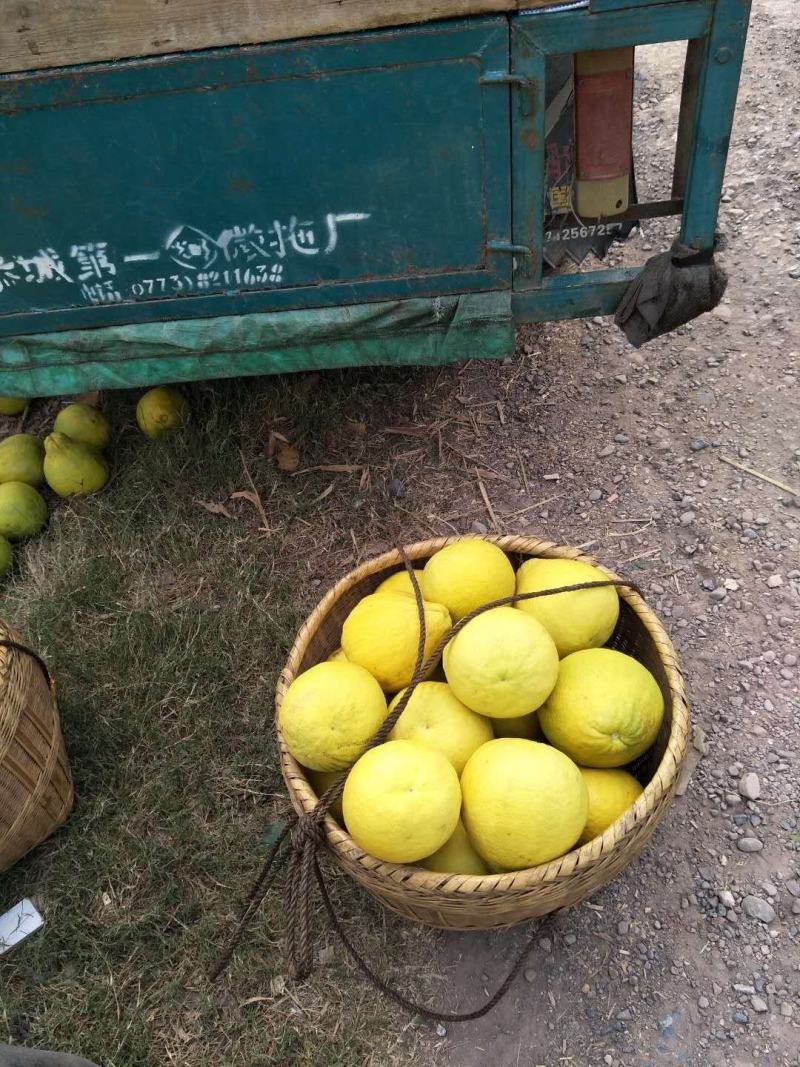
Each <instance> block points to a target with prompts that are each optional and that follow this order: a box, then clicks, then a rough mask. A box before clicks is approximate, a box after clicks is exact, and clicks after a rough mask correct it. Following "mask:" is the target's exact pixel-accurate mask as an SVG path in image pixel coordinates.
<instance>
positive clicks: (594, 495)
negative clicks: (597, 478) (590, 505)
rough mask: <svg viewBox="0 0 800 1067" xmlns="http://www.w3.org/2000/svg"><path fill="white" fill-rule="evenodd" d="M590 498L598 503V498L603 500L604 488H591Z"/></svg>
mask: <svg viewBox="0 0 800 1067" xmlns="http://www.w3.org/2000/svg"><path fill="white" fill-rule="evenodd" d="M589 499H590V500H591V501H593V502H594V503H597V501H598V500H602V499H603V490H602V489H591V490H590V491H589Z"/></svg>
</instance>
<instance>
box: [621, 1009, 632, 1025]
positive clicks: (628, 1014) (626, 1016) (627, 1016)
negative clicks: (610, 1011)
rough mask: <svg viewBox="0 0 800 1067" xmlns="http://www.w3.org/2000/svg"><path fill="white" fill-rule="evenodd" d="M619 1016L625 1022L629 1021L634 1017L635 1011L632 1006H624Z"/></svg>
mask: <svg viewBox="0 0 800 1067" xmlns="http://www.w3.org/2000/svg"><path fill="white" fill-rule="evenodd" d="M617 1018H618V1019H620V1020H621V1021H622V1022H624V1023H629V1022H630V1021H631V1019H632V1018H633V1012H632V1011H631V1009H630V1008H623V1009H622V1011H621V1012H618V1013H617Z"/></svg>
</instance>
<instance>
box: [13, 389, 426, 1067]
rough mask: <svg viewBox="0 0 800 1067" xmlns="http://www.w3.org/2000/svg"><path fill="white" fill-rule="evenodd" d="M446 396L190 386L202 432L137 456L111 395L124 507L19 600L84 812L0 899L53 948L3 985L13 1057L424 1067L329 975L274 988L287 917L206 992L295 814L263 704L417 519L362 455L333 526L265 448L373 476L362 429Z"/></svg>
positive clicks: (375, 913) (25, 953)
mask: <svg viewBox="0 0 800 1067" xmlns="http://www.w3.org/2000/svg"><path fill="white" fill-rule="evenodd" d="M432 373H433V372H430V371H391V370H386V371H381V372H380V373H375V372H369V373H367V372H363V373H362V372H343V373H334V374H329V375H326V376H322V377H321V376H319V375H305V376H299V377H296V378H287V379H263V380H256V381H235V382H230V383H219V384H216V385H213V386H211V385H200V386H195V387H192V388H191V389H190V390H189V395H190V401H191V405H192V411H193V430H192V432H191V433H190V434H187V435H186V436H185V437H183V438H181V439H178V440H176V441H174V442H170V443H151V442H148V441H146V440H145V439H144V438H142V437H141V436H140V435H139V434H138V432H137V431H136V429H135V426H134V425H133V421H132V412H133V399H132V398H131V396H130V394H124V393H120V394H117V395H114V396H111V397H109V398H108V409H109V414H110V415H111V417H112V419H113V421H114V425H115V427H116V439H115V441H114V443H113V446H112V448H111V450H110V451H111V456H112V459H113V464H114V477H113V481H112V483H111V485H110V487H109V488H108V489H107V490H106V492H104V493H103V494H101V495H100V496H98V497H95V498H90V499H88V500H84V501H76V502H74V503H67V504H61V505H59V506H58V508H57V509H56V510H55V512H54V514H53V517H52V520H51V523H50V527H49V530H48V531H47V532H46V533H45V534H44V535H42V536H41V537H40V538H38V539H37V540H35V541H33V542H31V543H30V544H28V545H27V546H26V547H25V549H24V550H22V551H21V552H20V554H19V563H18V567H17V570H16V573H15V576H14V577H13V578H12V579H11V580H10V581H9V582H7V583H6V585H5V586H4V588H3V600H2V609H1V610H2V613H3V616H4V617H5V618H7V619H8V620H9V621H11V622H12V623H13V624H14V625H15V626H17V627H18V628H19V629H20V630H21V631H22V632H23V634H24V635H25V636H26V637H27V638H28V639H29V640H30V641H31V642H32V643H33V644H34V645H35V646H36V647H38V648H39V649H40V650H41V651H42V652H43V654H44V655H45V657H46V659H47V661H48V663H49V665H50V667H51V669H52V671H53V673H54V676H55V678H56V680H57V684H58V696H59V705H60V709H61V715H62V720H63V726H64V732H65V736H66V738H67V745H68V750H69V755H70V760H71V764H72V768H73V773H74V777H75V785H76V791H77V806H76V810H75V812H74V814H73V815H72V817H71V819H70V820H69V822H68V823H67V825H66V827H65V828H64V829H63V830H62V831H61V832H60V833H59V834H57V835H56V836H55V837H54V838H53V839H51V841H49V842H48V843H47V844H45V845H44V846H42V847H41V848H40V849H38V850H36V851H35V852H34V853H33V854H32V855H31V856H29V857H28V858H26V859H25V860H23V861H22V862H21V863H19V864H18V865H17V866H16V867H15V868H14V869H13V870H12V871H10V872H9V873H7V874H6V875H4V877H3V883H2V885H3V891H2V900H0V907H6V906H10V905H11V904H12V903H14V902H15V901H16V900H18V899H20V898H21V897H22V896H24V895H32V896H34V897H35V898H37V900H38V901H39V903H40V905H41V907H42V908H43V910H44V912H45V916H46V926H45V929H44V930H43V931H41V932H40V933H39V934H37V935H35V936H34V937H32V938H31V939H30V940H29V941H28V942H26V943H25V945H24V946H22V947H21V948H20V949H19V950H17V951H16V952H15V953H13V954H11V955H10V956H9V957H8V959H7V960H4V961H3V962H2V964H0V976H1V980H2V989H0V1040H6V1041H9V1040H10V1041H17V1042H20V1043H25V1044H30V1045H37V1046H41V1047H49V1048H55V1049H63V1050H69V1051H72V1052H75V1053H79V1054H81V1055H84V1056H87V1057H89V1058H90V1059H94V1060H97V1061H98V1062H100V1063H102V1064H104V1067H145V1065H150V1064H152V1065H158V1067H161V1065H164V1064H169V1063H176V1064H177V1063H179V1064H181V1065H182V1067H201V1065H208V1067H212V1065H213V1067H220V1065H240V1064H241V1065H242V1067H259V1065H262V1064H263V1065H271V1064H276V1065H277V1064H293V1065H294V1064H296V1065H304V1064H315V1065H318V1064H325V1065H326V1067H334V1065H341V1067H351V1065H355V1064H359V1065H360V1064H365V1063H375V1064H381V1065H384V1064H389V1063H392V1062H394V1061H395V1060H399V1059H402V1060H405V1061H406V1062H408V1060H409V1059H410V1058H413V1049H414V1047H415V1044H416V1043H417V1042H418V1040H419V1039H420V1031H419V1030H418V1029H417V1028H416V1027H410V1028H409V1027H407V1026H406V1022H407V1021H406V1020H402V1023H401V1024H398V1022H397V1020H396V1013H395V1012H394V1010H393V1009H391V1008H390V1007H389V1006H388V1005H386V1004H385V1002H383V1001H382V1000H381V999H379V997H378V996H377V994H374V993H373V992H372V991H370V990H367V989H364V988H363V986H362V984H361V981H360V979H358V978H356V977H355V976H354V975H353V974H352V973H351V971H350V969H349V968H348V966H347V965H346V964H345V963H344V962H343V961H342V959H341V958H340V954H339V953H338V952H337V955H336V957H335V960H334V962H333V963H332V964H329V965H328V966H327V967H325V968H322V969H321V970H320V971H319V973H318V975H317V977H315V978H314V979H312V980H311V981H309V982H308V983H305V984H304V985H302V986H298V987H296V988H295V987H293V986H291V984H290V985H288V986H286V987H284V985H283V983H282V982H281V980H280V975H281V973H282V945H281V938H282V930H283V927H282V913H281V906H280V902H279V900H277V899H276V897H275V895H273V896H272V897H271V899H270V901H269V902H268V904H267V906H266V907H265V909H264V912H263V914H262V915H261V917H260V918H259V919H258V920H257V921H256V922H255V923H254V924H253V927H252V928H251V933H250V935H249V940H248V942H247V944H246V946H245V947H244V949H243V950H242V951H240V952H239V953H238V955H237V956H236V958H235V961H234V964H233V966H232V968H231V970H230V971H229V973H228V974H227V975H226V976H225V977H224V978H223V979H222V980H221V981H220V983H218V985H217V986H215V987H214V988H210V987H209V986H208V984H207V983H206V981H205V973H206V970H207V968H208V967H209V966H210V964H211V962H212V961H213V959H214V958H215V955H216V953H217V951H218V949H219V947H220V945H221V943H222V941H223V939H224V935H225V931H226V930H227V929H228V926H229V923H230V921H231V920H232V918H233V917H234V915H235V914H236V912H237V910H238V905H239V902H240V900H241V897H242V895H243V892H244V890H245V889H246V887H247V885H248V883H249V881H250V879H251V877H252V876H253V874H254V872H255V870H256V867H257V864H258V861H259V857H260V855H261V853H262V846H261V839H262V836H263V833H264V830H265V827H266V825H267V824H268V823H269V821H270V820H271V818H272V817H273V813H274V811H275V810H276V807H277V806H278V805H279V804H280V803H281V802H282V798H283V795H284V791H283V786H282V783H281V781H280V775H279V773H278V770H277V766H276V759H275V750H274V745H273V737H272V714H273V710H272V700H273V693H274V683H275V679H276V676H277V673H278V671H279V669H280V667H281V665H282V663H283V660H284V657H285V654H286V652H287V650H288V647H289V645H290V644H291V641H292V639H293V637H294V634H295V632H296V630H297V629H298V627H299V625H300V623H301V621H302V618H303V616H304V615H305V614H306V613H307V611H308V610H309V609H310V607H311V605H312V603H313V602H314V601H316V599H318V597H319V595H320V593H321V588H320V587H321V585H323V584H327V583H328V582H330V581H331V580H332V579H333V578H335V577H338V576H339V575H340V574H341V573H343V571H344V569H346V567H349V566H352V565H353V561H354V560H353V558H354V554H355V553H358V552H363V553H364V554H367V553H368V552H369V551H370V550H371V546H370V544H369V538H363V537H362V536H360V535H361V534H362V533H363V532H364V531H375V530H379V531H381V533H380V535H377V536H378V539H379V538H380V536H385V537H388V538H389V539H396V538H399V530H400V526H401V524H402V523H403V522H405V521H406V520H405V519H404V516H403V514H400V513H399V512H397V511H396V510H395V509H394V508H393V506H392V502H391V500H390V498H389V496H388V495H387V493H386V492H385V490H384V485H385V483H386V481H387V480H388V479H390V478H391V477H392V475H393V465H392V461H391V458H389V459H386V457H383V458H381V459H380V462H377V463H376V462H375V456H372V457H371V461H372V465H373V466H372V474H371V477H370V479H369V480H368V481H367V482H366V483H364V482H363V479H361V480H359V479H358V477H356V476H353V477H351V476H349V475H346V476H345V477H344V478H341V477H339V480H338V481H337V483H336V485H335V487H334V490H332V491H330V492H329V493H328V494H327V496H325V497H324V498H323V502H322V503H320V502H319V498H320V494H321V493H323V491H324V489H325V488H326V486H327V484H328V483H329V482H330V479H331V476H330V475H325V473H324V472H320V473H314V474H310V475H308V476H306V477H304V478H302V479H301V478H295V479H292V478H290V477H287V476H286V475H285V474H281V472H279V471H278V470H276V468H275V465H274V463H273V462H272V461H271V460H269V459H268V458H267V456H266V453H265V444H266V440H267V437H268V434H269V431H270V430H279V431H280V432H282V433H285V434H286V435H287V436H290V437H291V439H292V440H297V441H299V448H300V451H301V454H302V457H303V464H304V466H314V465H319V464H320V463H322V464H324V463H331V462H334V463H335V462H341V461H342V459H346V460H347V462H349V463H353V464H357V463H359V462H361V461H362V460H363V456H364V451H365V449H366V448H367V446H366V445H365V444H363V443H362V442H361V441H360V439H359V436H358V430H357V425H358V423H359V421H360V420H361V419H363V418H365V417H366V416H368V417H369V418H370V419H374V420H380V419H383V418H386V420H387V421H389V422H392V421H395V420H396V419H397V413H396V408H397V403H396V398H397V396H398V395H401V394H402V393H403V391H404V390H403V387H404V384H405V383H406V382H407V381H408V380H409V378H410V377H414V380H415V381H416V383H417V387H419V386H420V385H424V384H425V383H426V382H430V381H431V380H432V378H431V375H432ZM354 427H356V429H354ZM242 455H244V461H245V463H246V464H247V467H248V470H249V471H250V472H251V474H252V477H253V478H254V480H255V483H256V485H257V487H258V492H259V495H260V496H261V498H262V500H263V502H264V506H265V508H266V511H267V514H268V519H269V523H270V532H269V533H265V532H264V531H262V530H260V529H259V525H260V518H259V515H258V513H257V511H256V509H255V508H253V507H252V505H251V503H250V502H248V501H247V500H246V499H240V500H237V501H231V500H230V494H231V493H232V492H234V491H235V490H241V489H247V488H249V483H248V482H247V480H246V478H245V474H244V470H243V460H242ZM199 502H205V503H212V504H222V505H223V506H225V507H226V508H227V509H228V510H229V512H230V514H231V518H227V517H226V516H224V515H219V514H212V513H210V512H209V511H208V510H206V509H205V508H203V507H202V506H201V505H200V503H199ZM406 506H407V507H408V506H413V498H412V501H411V502H408V501H406ZM356 529H358V531H359V538H358V542H359V543H358V544H356V537H355V534H354V533H352V532H351V531H355V530H356ZM414 533H415V534H416V531H414ZM354 544H356V547H355V548H354ZM334 881H335V892H336V894H337V896H338V897H339V899H340V900H341V902H342V909H343V911H344V913H345V914H346V915H348V916H351V917H352V918H351V921H352V922H353V924H354V936H355V937H356V938H357V939H358V940H359V941H360V942H361V943H366V944H367V945H368V950H370V951H372V952H373V954H374V955H375V956H377V955H380V956H382V957H383V958H384V959H397V960H400V961H403V960H410V963H409V968H410V969H409V971H408V972H407V974H406V975H405V978H407V977H408V975H410V974H415V975H416V974H417V973H418V972H417V971H416V970H415V969H414V968H415V965H416V964H417V963H419V961H421V960H423V961H424V960H426V959H427V958H428V954H429V952H430V948H431V943H432V939H431V938H430V936H429V935H428V934H427V933H426V932H424V931H418V930H416V929H415V928H413V927H409V926H406V925H403V924H401V923H399V922H395V921H393V920H391V919H389V918H387V916H386V914H385V913H384V912H383V911H382V910H381V909H380V908H379V907H378V906H377V905H375V904H373V903H372V902H371V901H370V900H368V899H366V898H365V897H364V896H363V895H362V894H360V892H358V891H357V890H355V888H354V887H352V886H351V884H350V883H349V882H347V881H346V880H345V879H343V878H337V879H335V880H334ZM326 936H327V935H326ZM321 943H323V944H324V938H323V941H322V942H321ZM395 966H396V965H395ZM400 966H401V968H402V964H401V965H400ZM403 980H404V976H403V974H402V973H401V983H402V982H403ZM421 992H423V993H424V989H423V990H421ZM398 1035H400V1036H399V1037H398ZM427 1062H430V1058H429V1057H428V1058H427Z"/></svg>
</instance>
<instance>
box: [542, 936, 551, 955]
mask: <svg viewBox="0 0 800 1067" xmlns="http://www.w3.org/2000/svg"><path fill="white" fill-rule="evenodd" d="M539 948H540V949H541V950H542V952H552V951H553V942H552V941H551V940H550V938H549V937H540V938H539Z"/></svg>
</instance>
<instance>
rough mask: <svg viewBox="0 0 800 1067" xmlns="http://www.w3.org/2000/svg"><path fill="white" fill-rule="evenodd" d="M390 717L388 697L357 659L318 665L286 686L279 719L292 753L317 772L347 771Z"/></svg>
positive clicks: (299, 761)
mask: <svg viewBox="0 0 800 1067" xmlns="http://www.w3.org/2000/svg"><path fill="white" fill-rule="evenodd" d="M385 718H386V697H384V695H383V692H382V690H381V687H380V686H379V685H378V683H377V682H376V681H375V679H374V678H373V677H372V675H371V674H369V672H368V671H365V670H364V668H363V667H359V666H358V665H357V664H355V663H332V662H330V661H326V662H325V663H318V664H317V665H316V666H314V667H310V668H309V669H308V670H307V671H304V672H303V674H300V675H298V677H297V678H295V680H294V681H293V682H292V684H291V685H290V686H289V688H288V689H287V690H286V696H285V697H284V698H283V703H282V704H281V710H280V713H279V716H278V723H279V725H280V728H281V733H282V734H283V740H284V742H285V744H286V747H287V748H288V749H289V752H290V753H291V754H292V755H293V756H294V758H295V759H296V760H297V762H298V763H302V764H303V766H304V767H310V768H311V770H312V771H343V770H344V769H345V768H346V767H349V766H350V764H351V763H354V762H355V761H356V760H357V759H358V757H359V756H360V755H361V753H362V752H363V751H364V749H365V748H366V747H367V744H368V742H369V741H370V740H371V739H372V738H373V737H374V735H375V734H376V733H377V732H378V729H379V727H380V725H381V723H382V722H383V720H384V719H385Z"/></svg>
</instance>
